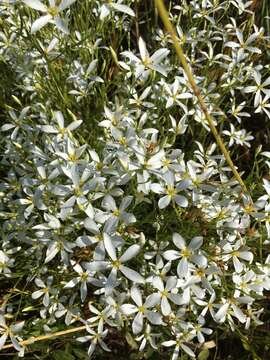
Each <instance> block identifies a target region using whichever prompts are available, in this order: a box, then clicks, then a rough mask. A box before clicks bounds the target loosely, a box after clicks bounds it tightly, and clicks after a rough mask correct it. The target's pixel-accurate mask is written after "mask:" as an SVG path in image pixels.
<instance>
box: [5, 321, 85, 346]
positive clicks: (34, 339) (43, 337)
mask: <svg viewBox="0 0 270 360" xmlns="http://www.w3.org/2000/svg"><path fill="white" fill-rule="evenodd" d="M85 329H86V326H85V325H84V326H79V327H75V328H72V329H67V330H62V331H57V332H55V333H52V334H48V335H41V336H37V337H34V336H33V337H31V338H29V339H27V340H23V341H20V342H19V344H20V345H22V346H26V345H30V344H33V343H35V342H37V341H43V340H47V339H51V338H54V337H56V336H63V335H67V334H72V333H75V332H79V331H82V330H85ZM12 347H13V345H12V344H8V345H5V346H3V347H2V349H9V348H12Z"/></svg>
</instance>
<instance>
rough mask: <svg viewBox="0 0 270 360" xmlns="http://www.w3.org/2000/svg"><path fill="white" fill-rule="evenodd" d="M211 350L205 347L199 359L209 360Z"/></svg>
mask: <svg viewBox="0 0 270 360" xmlns="http://www.w3.org/2000/svg"><path fill="white" fill-rule="evenodd" d="M209 355H210V352H209V350H208V349H207V348H203V349H202V351H201V352H200V353H199V355H198V360H207V359H208V358H209Z"/></svg>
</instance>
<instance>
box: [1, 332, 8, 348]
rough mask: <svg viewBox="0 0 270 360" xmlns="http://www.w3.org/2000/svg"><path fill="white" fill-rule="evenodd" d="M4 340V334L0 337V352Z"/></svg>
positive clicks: (5, 336) (5, 337)
mask: <svg viewBox="0 0 270 360" xmlns="http://www.w3.org/2000/svg"><path fill="white" fill-rule="evenodd" d="M6 340H7V335H6V334H3V335H2V336H1V337H0V350H1V349H2V347H3V346H4V345H5V342H6Z"/></svg>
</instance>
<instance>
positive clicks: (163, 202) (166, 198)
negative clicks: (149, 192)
mask: <svg viewBox="0 0 270 360" xmlns="http://www.w3.org/2000/svg"><path fill="white" fill-rule="evenodd" d="M170 202H171V197H170V196H169V195H165V196H163V197H162V198H161V199H159V202H158V207H159V208H160V209H164V208H165V207H167V206H168V205H169V203H170Z"/></svg>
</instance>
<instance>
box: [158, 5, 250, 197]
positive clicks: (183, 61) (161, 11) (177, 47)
mask: <svg viewBox="0 0 270 360" xmlns="http://www.w3.org/2000/svg"><path fill="white" fill-rule="evenodd" d="M155 3H156V7H157V9H158V12H159V15H160V17H161V20H162V22H163V24H164V26H165V28H166V30H167V31H168V32H169V33H170V35H171V37H172V41H173V44H174V47H175V51H176V54H177V56H178V59H179V60H180V62H181V64H182V66H183V69H184V72H185V74H186V76H187V78H188V81H189V83H190V86H191V88H192V90H193V92H194V94H195V96H196V97H197V99H198V102H199V105H200V107H201V109H202V111H203V113H204V115H205V118H206V120H207V123H208V125H209V127H210V130H211V132H212V134H213V135H214V137H215V139H216V142H217V144H218V146H219V148H220V150H221V151H222V153H223V155H224V157H225V159H226V161H227V163H228V165H229V166H230V168H231V170H232V172H233V174H234V176H235V178H236V179H237V181H238V182H239V184H240V185H241V187H242V190H243V192H244V193H248V190H247V187H246V185H245V183H244V181H243V180H242V178H241V175H240V174H239V172H238V171H237V169H236V167H235V166H234V163H233V161H232V159H231V156H230V153H229V152H228V150H227V149H226V147H225V145H224V143H223V141H222V138H221V137H220V135H219V133H218V131H217V129H216V126H215V124H214V122H213V119H212V116H211V115H210V113H209V111H208V109H207V106H206V104H205V101H204V99H203V96H202V94H201V91H200V89H199V88H198V86H197V84H196V82H195V79H194V76H193V74H192V70H191V67H190V66H189V64H188V63H187V60H186V57H185V53H184V51H183V49H182V47H181V45H180V40H179V39H178V37H177V35H176V32H175V29H174V27H173V25H172V23H171V21H170V19H169V15H168V12H167V10H166V8H165V5H164V2H163V0H155Z"/></svg>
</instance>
